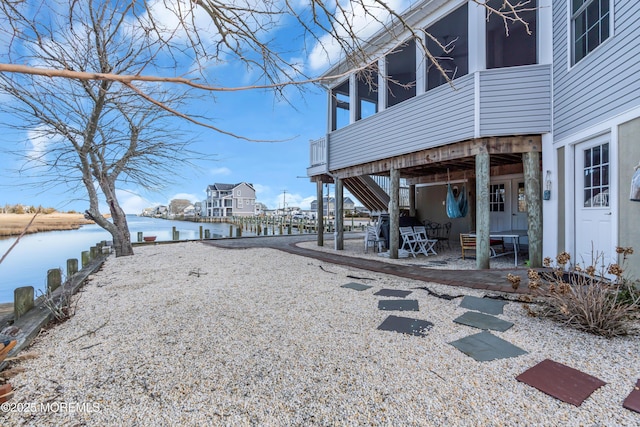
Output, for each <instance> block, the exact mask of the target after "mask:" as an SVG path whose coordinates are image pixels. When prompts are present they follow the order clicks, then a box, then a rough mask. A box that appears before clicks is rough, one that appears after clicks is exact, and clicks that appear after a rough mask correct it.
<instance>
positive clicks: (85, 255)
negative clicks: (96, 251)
mask: <svg viewBox="0 0 640 427" xmlns="http://www.w3.org/2000/svg"><path fill="white" fill-rule="evenodd" d="M80 255H81V259H82V268H85V267H86V266H87V265H89V263H90V262H91V257H90V253H89V251H82V253H81V254H80Z"/></svg>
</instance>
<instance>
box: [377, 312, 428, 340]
mask: <svg viewBox="0 0 640 427" xmlns="http://www.w3.org/2000/svg"><path fill="white" fill-rule="evenodd" d="M432 326H433V323H431V322H428V321H426V320H420V319H411V318H408V317H400V316H388V317H387V318H386V319H385V320H384V322H382V323H381V324H380V326H378V329H379V330H381V331H392V332H400V333H401V334H408V335H415V336H418V337H424V336H426V335H427V334H426V331H428V330H429V329H431V327H432Z"/></svg>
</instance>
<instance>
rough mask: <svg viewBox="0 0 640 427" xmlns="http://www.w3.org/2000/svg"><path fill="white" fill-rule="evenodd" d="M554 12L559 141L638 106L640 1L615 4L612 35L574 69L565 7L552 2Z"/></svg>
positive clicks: (556, 110) (555, 118) (555, 128)
mask: <svg viewBox="0 0 640 427" xmlns="http://www.w3.org/2000/svg"><path fill="white" fill-rule="evenodd" d="M553 8H554V9H553V13H554V17H553V21H554V34H555V39H554V88H553V91H554V120H553V122H554V134H555V139H557V140H559V139H563V138H565V137H567V136H568V135H570V134H572V133H575V132H579V131H581V130H584V129H586V128H587V127H589V126H591V125H593V124H594V123H599V122H604V121H606V120H609V119H611V118H613V117H615V116H617V115H619V114H621V113H624V112H625V111H628V110H630V109H632V108H634V107H636V106H637V105H638V104H639V103H640V55H638V53H637V49H636V46H637V40H638V39H640V25H638V22H640V2H636V1H627V0H616V1H614V6H613V9H611V12H610V13H613V22H614V27H612V28H611V34H612V36H611V37H610V38H609V39H607V40H606V41H605V42H604V43H603V44H602V45H601V46H600V47H599V48H598V49H597V50H595V51H594V52H592V53H591V54H589V55H587V56H586V57H584V58H583V59H582V60H581V61H580V62H578V63H577V64H576V65H574V66H570V64H568V61H569V58H570V52H568V49H569V45H570V43H568V42H567V35H568V34H569V33H570V32H569V31H568V29H567V25H568V23H569V22H570V19H569V17H568V16H567V13H568V8H567V7H566V3H563V2H553ZM614 28H615V31H614Z"/></svg>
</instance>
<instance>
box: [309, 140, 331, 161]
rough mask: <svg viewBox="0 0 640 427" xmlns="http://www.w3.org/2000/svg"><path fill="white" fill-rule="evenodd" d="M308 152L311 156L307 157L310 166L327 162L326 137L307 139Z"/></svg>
mask: <svg viewBox="0 0 640 427" xmlns="http://www.w3.org/2000/svg"><path fill="white" fill-rule="evenodd" d="M309 152H310V153H311V158H310V159H309V160H310V162H309V165H310V166H320V165H324V164H326V163H327V138H325V137H324V136H323V137H322V138H318V139H314V140H311V141H309Z"/></svg>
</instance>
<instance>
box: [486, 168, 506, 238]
mask: <svg viewBox="0 0 640 427" xmlns="http://www.w3.org/2000/svg"><path fill="white" fill-rule="evenodd" d="M489 225H490V228H491V231H504V230H511V181H510V180H509V181H491V184H490V185H489Z"/></svg>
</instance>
